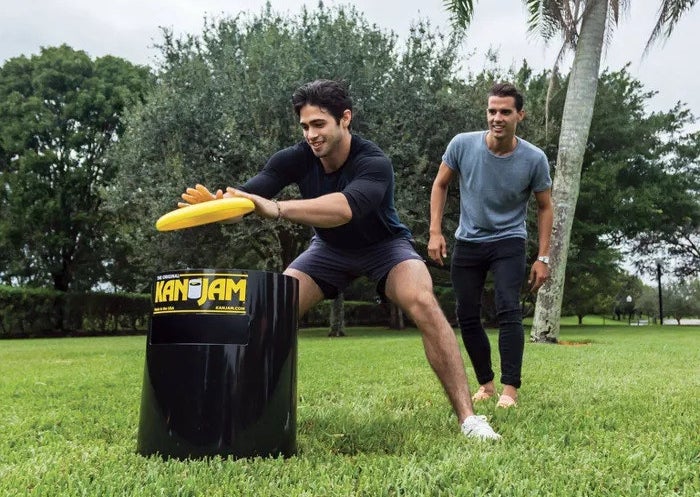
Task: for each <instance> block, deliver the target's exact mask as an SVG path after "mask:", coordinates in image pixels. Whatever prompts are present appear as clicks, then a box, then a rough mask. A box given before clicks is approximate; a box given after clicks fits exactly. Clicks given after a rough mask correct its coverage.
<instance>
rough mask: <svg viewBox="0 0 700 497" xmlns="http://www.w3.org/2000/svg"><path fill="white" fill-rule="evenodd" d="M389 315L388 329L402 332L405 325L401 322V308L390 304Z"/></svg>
mask: <svg viewBox="0 0 700 497" xmlns="http://www.w3.org/2000/svg"><path fill="white" fill-rule="evenodd" d="M389 307H390V312H391V315H390V316H389V328H391V329H392V330H403V329H404V328H405V327H406V324H405V323H404V320H403V311H402V310H401V308H400V307H399V306H398V305H396V304H394V303H393V302H391V303H390V304H389Z"/></svg>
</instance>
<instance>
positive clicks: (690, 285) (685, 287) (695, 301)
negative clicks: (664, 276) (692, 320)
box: [664, 279, 700, 324]
mask: <svg viewBox="0 0 700 497" xmlns="http://www.w3.org/2000/svg"><path fill="white" fill-rule="evenodd" d="M664 314H667V315H669V316H672V317H673V318H674V319H675V320H676V322H677V323H678V324H681V319H683V318H689V317H696V316H700V280H698V279H695V280H692V281H687V282H679V283H675V284H672V285H669V286H668V287H667V288H665V289H664Z"/></svg>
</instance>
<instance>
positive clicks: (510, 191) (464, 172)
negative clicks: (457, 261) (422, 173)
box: [442, 131, 552, 242]
mask: <svg viewBox="0 0 700 497" xmlns="http://www.w3.org/2000/svg"><path fill="white" fill-rule="evenodd" d="M486 133H487V132H486V131H476V132H471V133H460V134H459V135H457V136H455V137H454V138H453V139H452V141H450V143H449V144H448V145H447V150H446V151H445V154H444V155H443V156H442V161H443V162H444V163H445V164H447V166H448V167H449V168H450V169H452V170H454V171H456V172H457V173H458V174H459V195H460V216H459V227H458V228H457V231H456V232H455V237H456V238H457V239H458V240H464V241H470V242H491V241H495V240H502V239H504V238H514V237H519V238H526V237H527V231H526V228H525V216H526V215H527V202H528V200H529V198H530V196H531V195H532V192H541V191H544V190H547V189H549V188H551V186H552V179H551V178H550V176H549V162H548V161H547V156H546V155H545V154H544V152H543V151H542V150H540V149H539V148H537V147H536V146H534V145H532V144H531V143H529V142H527V141H525V140H523V139H522V138H517V141H518V142H517V145H516V147H515V150H513V152H511V153H510V154H508V155H505V156H498V155H495V154H493V153H492V152H491V151H490V150H489V149H488V147H487V146H486Z"/></svg>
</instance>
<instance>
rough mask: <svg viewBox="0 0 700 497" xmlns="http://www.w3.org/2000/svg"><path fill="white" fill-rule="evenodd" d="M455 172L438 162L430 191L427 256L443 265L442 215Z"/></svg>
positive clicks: (445, 248)
mask: <svg viewBox="0 0 700 497" xmlns="http://www.w3.org/2000/svg"><path fill="white" fill-rule="evenodd" d="M454 176H455V172H454V171H453V170H452V169H450V168H449V167H448V166H447V164H445V163H444V162H443V163H441V164H440V169H438V173H437V175H436V176H435V180H434V181H433V188H432V190H431V191H430V240H429V241H428V256H429V257H430V258H431V259H432V260H434V261H435V262H437V263H438V264H440V265H441V266H442V265H443V261H442V258H443V257H447V242H446V241H445V237H444V236H443V235H442V217H443V214H444V213H445V203H446V201H447V191H448V189H449V186H450V182H451V181H452V178H454Z"/></svg>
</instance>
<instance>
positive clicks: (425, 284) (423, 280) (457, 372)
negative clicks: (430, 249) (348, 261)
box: [386, 260, 474, 423]
mask: <svg viewBox="0 0 700 497" xmlns="http://www.w3.org/2000/svg"><path fill="white" fill-rule="evenodd" d="M386 294H387V297H389V298H390V299H391V300H392V301H393V302H396V303H397V304H398V305H399V306H400V307H401V308H402V309H403V310H404V312H406V314H408V315H409V317H410V318H411V319H412V320H413V322H414V323H416V325H417V326H418V328H419V329H420V330H421V333H422V334H423V347H424V348H425V355H426V357H427V359H428V362H429V363H430V366H431V367H432V368H433V371H435V374H436V375H437V377H438V379H439V380H440V382H441V383H442V386H443V388H444V389H445V392H446V393H447V396H448V398H449V399H450V402H451V403H452V408H453V409H454V411H455V414H456V415H457V420H458V421H459V423H462V422H463V421H464V420H465V419H466V418H467V417H468V416H471V415H473V414H474V409H473V407H472V403H471V397H470V395H469V385H468V384H467V375H466V373H465V371H464V362H463V360H462V356H461V354H460V352H459V345H458V343H457V338H456V337H455V333H454V330H453V329H452V327H451V326H450V323H448V322H447V318H445V315H444V313H443V312H442V309H440V305H439V304H438V302H437V299H436V298H435V295H434V294H433V283H432V278H431V277H430V273H429V272H428V268H427V267H426V266H425V264H424V263H423V262H422V261H419V260H407V261H403V262H402V263H400V264H398V265H397V266H395V267H394V268H393V269H392V270H391V271H390V272H389V276H388V278H387V284H386Z"/></svg>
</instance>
